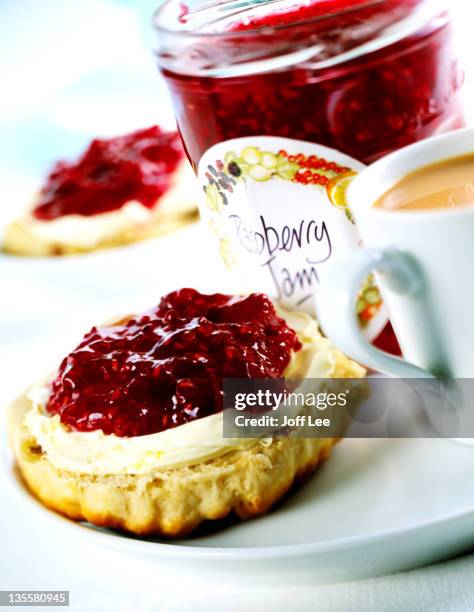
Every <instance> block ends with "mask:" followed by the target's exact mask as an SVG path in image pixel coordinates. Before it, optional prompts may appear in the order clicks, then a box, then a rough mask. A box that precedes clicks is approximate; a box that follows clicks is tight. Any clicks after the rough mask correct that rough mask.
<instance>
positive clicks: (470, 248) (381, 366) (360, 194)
mask: <svg viewBox="0 0 474 612" xmlns="http://www.w3.org/2000/svg"><path fill="white" fill-rule="evenodd" d="M470 153H474V130H473V129H466V130H460V131H457V132H453V133H450V134H447V135H443V136H439V137H436V138H432V139H429V140H426V141H423V142H420V143H417V144H414V145H411V146H409V147H407V148H405V149H402V150H400V151H397V152H396V153H393V154H391V155H389V156H387V157H385V158H383V159H381V160H379V161H377V162H376V163H374V164H373V165H371V166H370V167H368V168H366V169H365V170H363V171H362V172H361V173H360V174H359V175H358V176H356V177H355V179H354V181H353V182H352V184H351V186H350V187H349V190H348V194H347V197H348V203H349V207H350V209H351V211H352V213H353V215H354V217H355V219H356V222H357V227H358V229H359V232H360V235H361V237H362V241H363V244H364V248H363V249H360V250H358V251H353V252H351V253H350V254H348V255H343V256H342V257H338V258H337V259H334V260H333V261H331V262H330V263H329V264H328V268H329V269H328V271H327V272H328V276H330V279H331V281H330V282H327V283H325V284H324V285H323V286H321V288H320V290H319V292H318V294H317V296H316V301H317V311H318V316H319V319H320V322H321V326H322V329H323V330H324V332H325V333H326V334H327V335H328V336H329V337H330V338H331V339H332V340H333V341H334V342H335V343H336V344H337V345H338V346H339V347H340V348H341V349H342V350H343V351H345V352H346V353H347V354H348V355H350V356H351V357H352V358H354V359H356V360H358V361H360V362H361V363H363V364H365V365H367V366H369V367H371V368H373V369H375V370H379V371H381V372H384V373H386V374H390V375H394V376H397V377H404V378H425V377H433V376H440V377H449V378H471V377H474V318H473V314H474V275H473V273H472V265H473V263H474V204H470V205H469V204H468V205H465V206H457V207H454V208H449V209H443V208H432V209H429V210H415V211H414V210H406V211H404V210H403V208H401V209H398V210H397V211H390V210H385V209H383V208H380V207H374V204H375V203H376V202H377V201H378V200H379V199H380V198H381V197H382V196H383V194H385V193H386V192H387V191H389V190H390V189H391V188H392V187H393V186H394V185H396V184H397V183H398V182H399V181H400V180H401V179H403V178H404V177H406V176H407V175H409V174H410V173H412V172H415V171H417V170H419V169H421V168H423V167H425V166H429V165H431V164H435V163H437V162H440V161H442V160H444V159H449V158H454V157H459V156H463V155H466V154H470ZM473 179H474V177H473ZM370 272H375V273H376V277H377V280H378V283H379V286H380V287H381V290H382V295H383V298H384V301H385V304H386V306H387V308H388V313H389V317H390V320H391V322H392V325H393V327H394V329H395V333H396V335H397V338H398V341H399V343H400V346H401V349H402V352H403V355H404V358H405V359H399V358H397V357H393V356H391V355H388V354H386V353H384V352H382V351H379V350H378V349H376V348H375V347H374V346H372V345H371V344H370V343H369V342H368V341H367V340H366V339H365V338H364V336H363V335H362V334H361V333H360V330H359V326H358V325H357V321H356V318H355V317H354V300H355V296H356V294H357V291H358V288H359V286H360V282H361V280H362V279H363V278H365V277H366V276H367V274H369V273H370Z"/></svg>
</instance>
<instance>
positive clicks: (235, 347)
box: [47, 289, 301, 436]
mask: <svg viewBox="0 0 474 612" xmlns="http://www.w3.org/2000/svg"><path fill="white" fill-rule="evenodd" d="M300 348H301V344H300V342H299V340H298V338H297V335H296V333H295V332H294V331H293V330H292V329H290V328H289V327H288V326H287V325H286V323H285V321H284V320H283V319H281V318H280V317H278V316H277V314H276V313H275V309H274V307H273V304H272V303H271V301H270V300H269V299H268V297H266V296H265V295H263V294H252V295H250V296H248V297H240V296H229V295H222V294H214V295H203V294H201V293H199V292H197V291H196V290H194V289H182V290H180V291H176V292H174V293H170V294H169V295H167V296H165V297H164V298H162V300H161V302H160V304H159V306H158V307H156V308H154V309H153V310H150V311H149V312H146V313H144V314H141V315H138V316H136V317H134V318H133V319H130V320H129V321H128V322H126V323H124V324H120V325H114V326H108V327H101V328H97V327H94V328H93V329H92V330H91V331H90V332H89V333H88V334H87V335H86V336H85V337H84V339H83V341H82V342H81V343H80V344H79V346H78V347H77V348H76V349H75V350H74V351H73V352H72V353H70V354H69V355H68V356H67V357H66V358H65V359H64V360H63V362H62V364H61V366H60V368H59V372H58V375H57V377H56V379H55V380H54V382H53V383H52V388H51V394H50V397H49V400H48V404H47V411H48V412H49V413H50V414H52V415H53V414H59V415H60V418H61V421H62V423H64V424H65V425H67V426H68V427H70V428H71V429H73V430H77V431H93V430H97V429H101V430H102V431H103V432H104V433H106V434H115V435H117V436H142V435H146V434H152V433H156V432H159V431H163V430H165V429H169V428H172V427H176V426H178V425H182V424H184V423H188V422H189V421H193V420H195V419H198V418H202V417H205V416H208V415H211V414H215V413H217V412H220V411H221V410H222V409H223V392H222V381H223V379H224V378H278V377H280V376H281V375H282V374H283V372H284V370H285V368H286V367H287V365H288V363H289V361H290V357H291V354H292V351H298V350H299V349H300Z"/></svg>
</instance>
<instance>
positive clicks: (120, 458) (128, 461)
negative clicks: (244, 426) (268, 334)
mask: <svg viewBox="0 0 474 612" xmlns="http://www.w3.org/2000/svg"><path fill="white" fill-rule="evenodd" d="M279 314H280V315H281V316H283V317H284V318H285V319H286V321H287V323H288V325H289V326H290V327H291V328H293V329H294V330H295V331H296V332H297V334H298V337H299V339H300V341H301V342H302V344H303V348H302V349H301V350H300V351H298V352H296V353H293V356H292V359H291V362H290V364H289V366H288V368H287V369H286V371H285V376H287V377H288V378H305V377H306V378H329V377H331V375H332V374H333V373H334V370H335V367H336V362H337V350H336V349H335V348H334V347H333V345H332V344H331V342H330V341H329V340H327V339H325V338H323V337H322V336H321V334H320V332H319V329H318V324H317V322H316V321H315V320H314V319H312V318H311V317H310V316H309V315H307V314H305V313H300V312H298V313H295V312H287V311H284V310H280V309H279ZM48 393H49V385H48V383H47V382H43V383H41V384H38V385H36V386H35V387H32V388H31V389H30V391H29V399H30V401H31V404H32V408H31V409H30V410H29V411H28V412H27V413H26V415H25V425H26V427H27V428H28V429H29V431H30V432H31V434H32V436H33V437H34V438H35V439H36V441H37V443H38V444H39V445H40V446H41V448H42V450H43V452H45V453H46V454H47V456H48V459H49V460H50V461H51V463H53V464H54V465H55V466H56V467H57V468H60V469H66V470H69V471H72V472H78V473H83V474H97V475H99V474H102V475H103V474H144V473H147V472H150V471H152V470H160V469H161V470H164V469H168V468H175V467H183V466H190V465H194V464H196V463H201V462H203V461H207V460H209V459H213V458H215V457H218V456H220V455H224V454H226V453H228V452H230V451H232V450H235V449H242V448H247V447H249V446H252V445H253V444H255V442H256V441H257V439H242V438H224V436H223V416H222V413H219V414H214V415H211V416H208V417H204V418H202V419H197V420H196V421H192V422H190V423H187V424H185V425H181V426H179V427H175V428H174V429H168V430H165V431H162V432H159V433H155V434H151V435H147V436H138V437H133V438H123V437H119V436H115V435H106V434H104V433H103V432H102V431H93V432H72V431H70V430H68V429H67V428H66V427H65V426H64V425H63V424H62V423H61V421H60V419H59V416H57V415H56V416H54V417H51V416H48V415H47V414H46V413H45V410H44V408H45V405H46V401H47V398H48ZM268 443H271V440H268Z"/></svg>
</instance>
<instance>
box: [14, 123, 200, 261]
mask: <svg viewBox="0 0 474 612" xmlns="http://www.w3.org/2000/svg"><path fill="white" fill-rule="evenodd" d="M194 181H195V178H194V175H193V173H192V170H191V167H190V165H189V163H188V162H187V160H186V159H185V156H184V151H183V148H182V145H181V142H180V139H179V135H178V134H177V132H163V131H162V130H161V129H160V128H159V127H158V126H153V127H151V128H148V129H144V130H140V131H137V132H133V133H131V134H127V135H125V136H120V137H118V138H113V139H108V140H94V141H93V142H92V143H91V145H90V146H89V148H88V149H87V150H86V152H85V153H84V154H83V155H82V156H81V158H80V159H79V160H78V161H77V162H76V163H66V162H59V163H58V164H56V166H55V168H54V169H53V171H52V172H51V174H50V175H49V176H48V178H47V181H46V183H45V185H44V187H43V188H42V189H41V191H40V193H39V194H38V196H37V198H36V200H35V201H34V203H33V206H32V207H31V209H30V210H28V211H27V212H26V214H24V215H23V217H21V218H19V219H17V220H16V221H13V222H12V223H11V224H10V225H9V226H8V227H7V228H6V230H5V233H4V237H3V241H2V249H3V251H5V252H7V253H10V254H13V255H27V256H54V255H70V254H77V253H84V252H88V251H94V250H96V249H101V248H107V247H112V246H120V245H123V244H127V243H130V242H135V241H138V240H142V239H145V238H149V237H152V236H156V235H158V234H164V233H167V232H170V231H172V230H174V229H176V228H179V227H181V226H183V225H184V224H186V223H189V221H191V220H193V219H194V218H197V208H196V203H195V184H194Z"/></svg>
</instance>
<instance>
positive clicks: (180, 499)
mask: <svg viewBox="0 0 474 612" xmlns="http://www.w3.org/2000/svg"><path fill="white" fill-rule="evenodd" d="M29 406H30V404H29V400H28V399H27V397H26V396H25V395H24V396H22V397H20V398H19V399H17V400H16V401H15V402H14V403H13V405H12V406H11V408H10V436H11V443H12V446H13V448H14V452H15V456H16V460H17V463H18V466H19V469H20V471H21V474H22V476H23V478H24V480H25V482H26V484H27V485H28V487H29V489H30V490H31V491H32V492H33V493H34V494H35V495H36V496H37V497H38V498H39V499H40V500H41V501H42V502H43V503H44V504H45V505H46V506H48V507H49V508H52V509H53V510H55V511H57V512H60V513H61V514H64V515H65V516H67V517H69V518H71V519H74V520H85V521H89V522H90V523H93V524H94V525H98V526H101V527H110V528H115V529H122V530H125V531H129V532H132V533H136V534H142V535H153V534H158V535H164V536H172V537H181V536H185V535H186V534H188V533H189V532H191V531H192V530H193V529H195V528H196V527H197V526H198V525H199V524H200V523H202V522H203V521H205V520H208V519H210V520H215V519H220V518H223V517H225V516H227V515H228V514H230V513H235V514H236V515H237V516H239V517H240V518H242V519H245V518H250V517H254V516H258V515H261V514H264V513H265V512H267V511H268V510H269V509H270V508H271V507H272V505H274V504H275V503H276V502H277V501H278V500H279V499H280V498H281V497H282V496H283V495H284V494H285V493H286V492H287V491H288V490H289V489H290V487H291V486H292V485H293V483H294V482H295V481H297V480H300V479H301V478H303V477H305V476H307V475H309V474H311V473H312V472H313V471H314V470H315V468H316V467H317V466H318V465H319V464H320V463H321V462H322V461H323V460H324V459H326V458H327V457H328V456H329V455H330V453H331V449H332V447H333V446H334V444H335V443H336V442H337V440H335V439H306V438H304V439H303V438H282V439H276V440H273V441H272V442H271V443H267V442H264V441H261V442H257V443H256V444H255V445H254V446H252V447H250V448H246V449H243V450H234V451H231V452H229V453H227V454H226V455H223V456H221V457H218V458H215V459H212V460H210V461H207V462H203V463H200V464H198V465H194V466H189V467H184V468H176V469H168V470H165V471H156V472H151V473H148V474H144V475H127V474H124V475H109V476H94V475H85V474H77V473H73V472H69V471H66V470H61V469H58V468H57V467H55V466H54V465H53V464H52V463H51V462H50V461H49V460H48V457H47V456H46V455H45V454H44V453H43V452H42V449H41V447H39V446H38V444H37V442H36V440H35V439H34V438H32V436H31V434H30V433H29V431H28V430H27V428H26V427H25V426H24V425H23V416H24V414H25V411H26V410H28V408H29Z"/></svg>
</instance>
